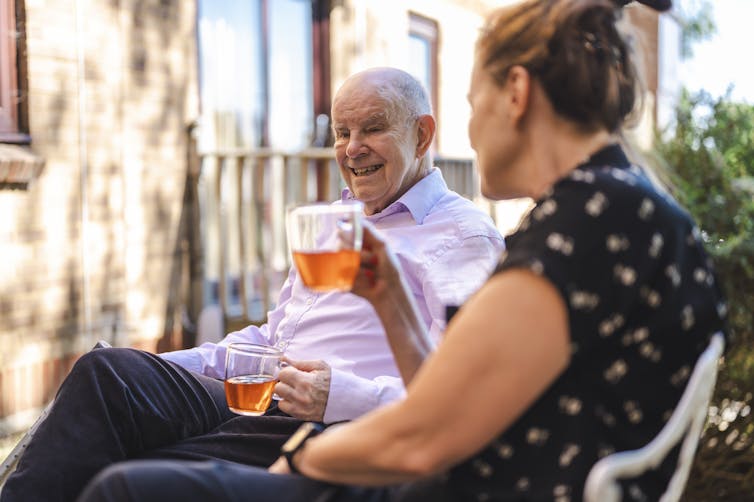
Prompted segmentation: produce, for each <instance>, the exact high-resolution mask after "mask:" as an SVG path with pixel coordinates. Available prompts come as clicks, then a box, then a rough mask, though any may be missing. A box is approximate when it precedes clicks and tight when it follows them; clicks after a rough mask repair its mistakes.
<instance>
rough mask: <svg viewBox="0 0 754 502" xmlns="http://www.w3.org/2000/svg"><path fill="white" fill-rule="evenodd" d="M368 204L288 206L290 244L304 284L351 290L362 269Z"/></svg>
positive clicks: (313, 288)
mask: <svg viewBox="0 0 754 502" xmlns="http://www.w3.org/2000/svg"><path fill="white" fill-rule="evenodd" d="M363 214H364V205H363V204H362V203H360V202H357V201H353V202H344V203H342V204H326V203H321V204H305V205H301V206H296V207H293V208H290V209H289V210H288V214H287V218H286V223H287V231H288V244H289V247H290V249H291V254H292V255H293V262H294V263H295V264H296V269H297V270H298V273H299V275H300V276H301V279H302V280H303V281H304V284H305V285H306V286H307V287H308V288H309V289H312V290H314V291H318V292H326V291H348V290H350V289H351V287H352V286H353V281H354V279H355V278H356V273H357V272H358V271H359V262H360V256H359V255H360V252H361V241H362V237H363V229H362V224H361V218H362V216H363Z"/></svg>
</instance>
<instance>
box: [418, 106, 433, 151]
mask: <svg viewBox="0 0 754 502" xmlns="http://www.w3.org/2000/svg"><path fill="white" fill-rule="evenodd" d="M416 122H417V126H418V128H417V133H416V158H420V157H423V156H424V154H425V153H427V150H429V146H430V145H431V144H432V139H433V138H434V137H435V128H436V127H437V124H436V123H435V119H434V117H432V115H422V116H421V117H419V119H418V120H417V121H416Z"/></svg>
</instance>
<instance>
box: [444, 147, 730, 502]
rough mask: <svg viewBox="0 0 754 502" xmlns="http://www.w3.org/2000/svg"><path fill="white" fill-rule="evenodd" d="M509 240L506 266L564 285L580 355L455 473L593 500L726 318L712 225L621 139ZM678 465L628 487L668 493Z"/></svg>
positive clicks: (464, 478)
mask: <svg viewBox="0 0 754 502" xmlns="http://www.w3.org/2000/svg"><path fill="white" fill-rule="evenodd" d="M506 246H507V251H506V252H505V253H504V254H503V257H502V258H501V260H500V263H499V265H498V267H497V269H496V272H495V273H504V272H505V271H506V270H509V269H512V268H527V269H530V270H532V271H534V272H535V273H537V274H539V275H541V276H543V277H545V278H546V279H548V280H549V281H550V282H551V283H552V284H553V285H554V286H555V287H556V288H557V290H558V291H559V292H560V294H561V295H562V298H563V300H564V301H565V303H566V305H567V308H568V316H569V330H570V336H571V343H572V351H573V352H572V358H571V361H570V365H569V367H568V368H567V369H566V371H565V372H564V373H563V374H562V375H561V376H560V377H559V378H558V379H557V380H556V381H555V382H554V383H553V385H552V386H551V387H550V388H549V389H548V390H547V391H546V392H545V393H544V394H543V395H542V396H541V397H540V398H539V399H538V401H537V402H536V403H535V404H534V405H533V406H532V407H531V408H530V409H529V410H528V411H527V412H526V413H525V414H524V415H523V416H522V417H521V418H520V419H519V420H518V421H517V422H516V423H515V424H514V425H513V426H512V427H510V428H509V429H508V430H507V431H506V432H505V433H504V434H503V435H501V436H500V437H499V438H498V439H497V440H496V441H494V442H493V443H492V444H491V445H489V446H488V447H487V448H486V449H485V450H484V451H482V452H481V453H480V454H479V455H477V456H476V457H474V458H472V459H471V460H469V461H468V462H465V463H464V464H462V465H461V466H459V467H458V468H456V469H455V470H454V471H453V472H452V474H451V483H452V484H453V485H455V488H457V489H459V490H460V491H462V492H463V493H464V494H465V495H466V499H468V500H478V501H486V500H553V501H557V502H568V501H573V502H576V501H580V500H581V498H582V490H583V486H584V482H585V480H586V476H587V474H588V473H589V469H590V468H591V467H592V465H594V463H595V462H596V461H597V460H598V459H599V458H601V457H602V456H604V455H606V454H608V453H611V452H613V451H617V450H631V449H634V448H638V447H640V446H643V445H644V444H646V443H647V442H649V441H650V440H651V439H652V438H653V437H654V436H655V435H656V434H657V433H658V431H659V430H660V429H661V427H662V425H663V424H664V423H665V421H666V420H667V419H668V417H669V416H670V414H671V412H672V410H673V408H674V407H675V405H676V404H677V402H678V400H679V399H680V396H681V394H682V392H683V390H684V386H685V384H686V382H687V380H688V376H689V374H690V371H691V369H692V368H693V365H694V363H695V361H696V360H697V358H698V357H699V355H700V354H701V352H702V351H703V350H704V349H705V348H706V346H707V344H708V342H709V339H710V337H711V335H712V334H714V333H715V332H717V331H721V330H723V329H724V325H725V321H724V318H725V309H726V307H725V303H724V302H723V299H722V296H721V293H720V290H719V288H718V285H717V283H716V281H715V276H714V273H713V270H712V268H711V262H710V260H709V258H708V257H707V255H706V254H705V252H704V250H703V247H702V243H701V241H700V232H699V230H698V228H697V227H696V226H695V225H694V223H693V221H692V220H691V218H690V217H689V216H688V214H687V213H686V212H685V211H684V210H682V209H681V208H680V207H679V206H678V204H677V203H676V202H675V201H674V200H673V199H672V198H671V197H670V196H668V195H667V194H665V193H664V192H661V191H658V190H657V189H656V188H655V186H653V185H652V183H651V182H650V181H649V179H648V178H647V176H646V175H645V173H644V172H643V170H642V169H640V168H639V167H637V166H634V165H631V164H630V163H629V162H628V160H627V159H626V157H625V155H624V154H623V152H622V150H621V149H620V147H618V146H616V145H612V146H609V147H607V148H605V149H603V150H601V151H600V152H598V153H597V154H595V155H593V156H592V157H591V158H590V159H589V160H588V161H587V162H585V163H584V164H582V165H580V166H579V167H578V168H576V170H574V171H572V172H571V173H570V174H569V175H568V176H567V177H565V178H564V179H562V180H560V181H559V182H558V183H557V184H556V185H555V186H554V187H553V189H552V190H551V193H549V194H547V195H546V196H545V197H544V198H543V199H541V200H539V201H538V203H537V204H536V206H535V207H534V208H533V210H532V211H531V212H530V213H529V215H528V216H527V217H526V218H525V219H524V221H522V224H521V226H520V228H519V230H518V231H517V232H516V233H514V234H513V235H511V236H510V237H509V238H507V239H506ZM500 406H505V403H500ZM672 457H673V459H674V458H675V455H673V456H672ZM673 459H671V460H669V462H673ZM672 471H673V465H671V464H670V463H669V464H668V465H666V466H663V467H661V468H660V469H659V470H658V471H657V472H653V473H651V474H650V475H648V476H645V477H643V478H641V479H639V480H635V481H631V482H629V485H628V486H627V487H626V490H624V493H626V495H627V497H629V499H632V500H656V499H657V493H656V491H657V490H658V489H660V488H661V487H663V486H665V485H666V484H667V479H669V476H670V475H671V474H672ZM660 480H663V481H660Z"/></svg>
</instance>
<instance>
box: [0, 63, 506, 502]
mask: <svg viewBox="0 0 754 502" xmlns="http://www.w3.org/2000/svg"><path fill="white" fill-rule="evenodd" d="M332 118H333V124H334V132H335V138H336V139H335V153H336V158H337V161H338V164H339V166H340V170H341V174H342V176H343V178H344V180H345V182H346V184H347V186H348V188H347V189H345V190H344V191H343V194H342V200H348V199H359V200H361V201H362V202H363V203H364V204H365V212H366V219H367V220H369V221H370V222H371V223H372V224H373V226H374V227H376V228H377V229H379V230H380V231H381V232H382V233H383V234H384V235H385V237H386V239H387V240H389V241H390V243H391V245H392V246H393V250H394V252H395V255H396V257H397V258H398V261H399V262H400V265H401V268H402V269H403V272H404V276H405V278H406V281H407V284H408V287H409V288H411V291H412V293H413V295H414V299H415V300H416V304H417V306H418V309H419V311H420V313H421V317H422V319H421V320H422V321H423V322H424V323H425V325H426V326H427V328H428V332H429V334H430V336H431V337H432V338H433V340H432V341H431V342H430V343H434V342H436V341H438V340H439V337H440V334H441V332H442V330H443V329H444V326H445V307H446V306H447V305H460V304H461V303H463V302H464V300H465V299H466V298H467V297H468V296H469V295H470V294H471V293H472V292H473V291H474V290H476V289H477V288H478V287H479V286H480V285H481V284H482V282H483V281H484V280H485V279H486V278H487V276H488V275H489V273H490V272H491V270H492V268H493V267H494V264H495V263H496V262H497V259H498V257H499V255H500V253H501V251H502V248H503V240H502V237H501V236H500V234H499V233H498V232H497V230H496V229H495V227H494V225H493V223H492V221H491V220H490V218H489V217H488V216H486V215H485V214H484V213H482V212H481V211H480V210H479V209H478V208H476V206H475V205H474V204H473V203H472V202H470V201H469V200H467V199H464V198H463V197H461V196H460V195H458V194H456V193H455V192H452V191H450V190H448V187H447V186H446V184H445V181H444V180H443V177H442V174H441V172H440V170H439V169H437V168H435V167H432V163H431V158H430V153H429V147H430V144H431V143H432V138H433V137H434V133H435V121H434V118H433V117H432V111H431V108H430V105H429V100H428V99H427V95H426V92H425V91H424V89H423V88H422V87H421V85H420V84H419V83H418V82H417V81H416V80H415V79H414V78H413V77H411V76H410V75H408V74H407V73H405V72H403V71H400V70H397V69H393V68H375V69H371V70H367V71H364V72H362V73H358V74H356V75H353V76H352V77H350V78H349V79H348V80H347V81H346V82H345V83H344V84H343V86H342V88H341V89H340V90H339V92H338V93H337V95H336V97H335V100H334V102H333V109H332ZM335 203H336V204H337V203H340V202H335ZM232 342H253V343H262V344H267V345H277V346H279V347H282V348H283V349H284V350H285V353H286V355H287V357H288V358H289V359H290V360H291V365H290V366H288V367H286V368H284V369H283V370H282V371H281V372H280V375H279V383H278V384H277V386H276V388H275V392H276V393H277V394H278V395H279V396H280V398H281V400H280V401H278V402H277V403H276V404H273V406H272V407H271V408H270V409H269V410H268V411H267V413H266V414H265V415H263V416H260V417H246V416H238V415H234V414H233V413H232V412H231V411H230V410H229V409H228V406H227V404H226V402H225V395H224V390H223V382H222V381H221V378H222V375H223V371H224V363H225V350H226V347H227V345H228V344H229V343H232ZM403 395H404V388H403V384H402V383H401V378H400V374H399V371H398V369H397V367H396V364H395V361H394V360H393V357H392V354H391V352H390V348H389V346H388V343H387V340H386V338H385V333H384V330H383V328H382V325H381V323H380V321H379V319H378V318H377V316H376V314H375V312H374V310H373V308H372V307H371V305H370V304H369V303H368V302H367V301H366V300H364V299H362V298H360V297H357V296H355V295H352V294H350V293H315V292H313V291H311V290H308V289H307V288H306V287H305V286H304V285H303V283H302V281H301V279H300V278H299V276H298V273H297V271H296V270H295V268H292V269H291V270H290V272H289V275H288V279H287V280H286V282H285V284H284V285H283V288H282V290H281V292H280V296H279V298H278V302H277V305H276V307H275V309H274V310H272V311H270V312H269V313H268V322H267V323H266V324H264V325H262V326H248V327H247V328H245V329H243V330H241V331H237V332H234V333H230V334H229V335H227V336H226V337H225V339H223V341H221V342H220V343H218V344H203V345H202V346H200V347H195V348H192V349H187V350H181V351H176V352H168V353H165V354H161V355H159V356H158V355H154V354H149V353H147V352H142V351H137V350H132V349H124V348H113V349H99V350H95V351H92V352H90V353H88V354H86V355H84V356H83V357H82V358H81V359H80V360H79V361H78V362H77V363H76V365H75V366H74V368H73V369H72V370H71V374H70V375H69V376H68V378H66V380H65V382H63V385H62V386H61V389H60V391H59V394H58V397H57V398H56V401H55V404H54V405H53V407H52V408H51V410H50V413H49V415H48V417H47V419H46V420H45V421H44V422H43V423H42V425H41V426H40V427H39V429H38V431H37V433H36V435H35V436H34V440H33V441H32V442H31V444H30V445H29V447H28V448H27V450H26V452H25V453H24V456H23V457H22V458H21V460H20V462H19V465H18V469H17V471H16V472H15V473H14V474H13V475H12V476H11V478H9V480H8V482H7V484H6V486H5V489H4V490H3V492H2V494H1V495H0V500H1V501H2V502H10V501H20V500H22V501H24V502H33V501H45V502H50V501H66V500H74V499H75V497H76V496H77V495H78V494H79V492H80V491H81V490H82V488H83V487H84V485H85V484H86V483H87V482H88V481H89V480H90V479H91V478H92V477H93V476H95V475H96V474H97V473H98V472H99V471H100V470H102V469H103V468H105V467H107V466H108V465H111V464H113V463H116V462H121V461H124V460H129V459H134V458H160V459H223V460H231V461H234V462H238V463H243V464H248V465H257V466H264V467H266V466H268V465H270V464H272V462H274V461H275V459H277V457H278V455H279V451H280V446H281V445H282V444H283V443H284V442H285V440H286V439H287V438H288V437H289V436H290V435H291V434H292V433H293V432H294V431H296V429H297V428H298V427H299V425H300V424H301V423H302V422H303V421H307V420H311V421H317V422H321V423H324V424H331V423H334V422H338V421H343V420H351V419H354V418H356V417H358V416H360V415H362V414H364V413H366V412H367V411H369V410H371V409H373V408H375V407H377V406H380V405H383V404H386V403H389V402H391V401H394V400H396V399H399V398H401V397H402V396H403Z"/></svg>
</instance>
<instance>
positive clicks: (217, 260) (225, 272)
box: [197, 148, 479, 327]
mask: <svg viewBox="0 0 754 502" xmlns="http://www.w3.org/2000/svg"><path fill="white" fill-rule="evenodd" d="M199 162H200V165H201V174H200V176H199V178H198V187H197V192H198V197H199V208H200V209H199V226H200V229H201V236H202V238H201V243H202V244H201V245H202V247H203V250H202V253H201V255H202V256H203V260H204V281H203V282H204V294H203V304H204V305H212V304H219V305H220V307H221V309H222V312H223V316H224V318H225V320H226V323H230V324H232V325H234V326H235V325H245V324H248V323H259V322H263V321H264V319H265V316H266V313H267V311H268V310H269V308H270V307H271V306H272V305H273V304H274V302H275V301H276V299H277V293H278V291H279V289H280V287H281V285H282V283H283V281H284V280H285V277H286V274H287V271H288V268H289V265H290V261H289V255H288V249H287V243H286V237H285V208H286V207H287V206H288V205H290V204H294V203H300V202H305V201H316V200H320V201H331V200H335V199H337V198H338V197H339V196H340V191H341V190H342V188H343V182H342V180H341V177H340V172H339V169H338V166H337V163H336V162H335V159H334V157H333V151H332V149H331V148H310V149H306V150H301V151H298V152H295V153H292V152H284V151H278V150H272V149H266V148H259V149H242V150H241V149H224V150H218V151H207V152H200V153H199ZM435 164H436V165H438V166H439V167H440V168H441V169H442V170H443V174H444V176H445V179H446V180H447V182H448V186H449V187H450V188H451V189H453V190H455V191H457V192H459V193H460V194H461V195H464V196H465V197H468V198H470V199H476V198H478V196H479V188H478V179H477V175H476V172H475V170H474V166H473V162H472V160H471V159H441V158H440V159H437V160H436V162H435ZM231 327H232V326H231Z"/></svg>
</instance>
